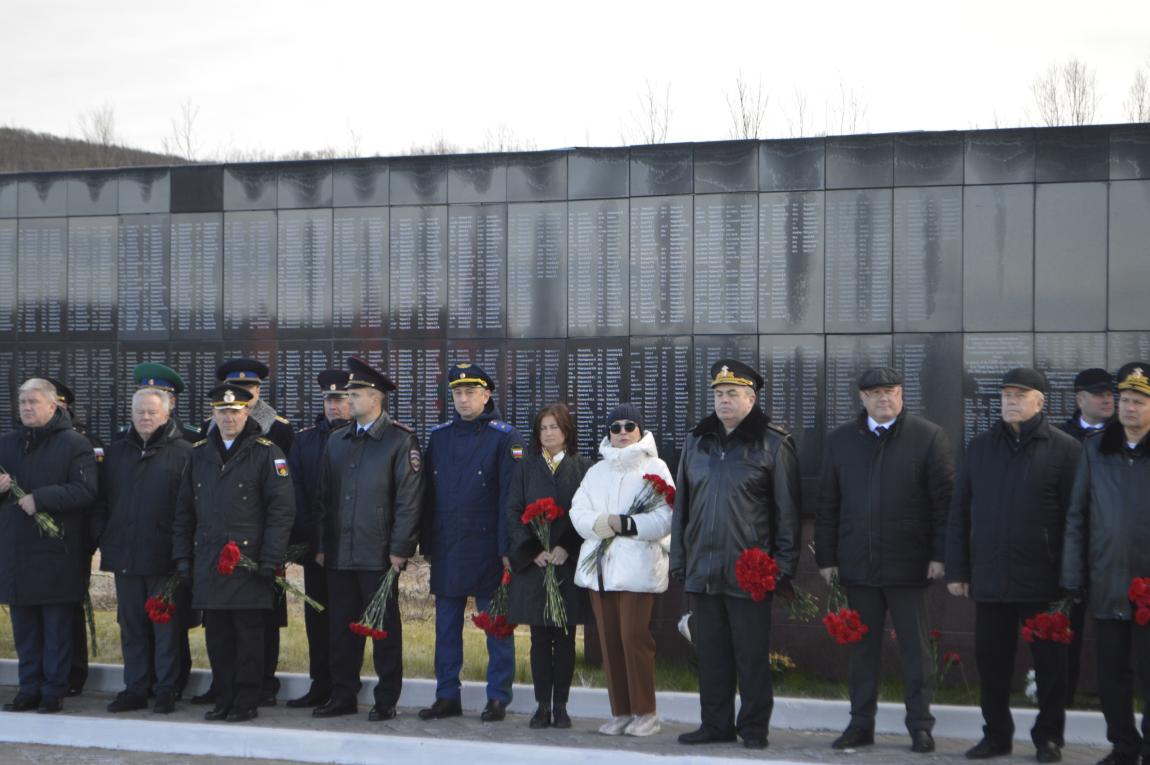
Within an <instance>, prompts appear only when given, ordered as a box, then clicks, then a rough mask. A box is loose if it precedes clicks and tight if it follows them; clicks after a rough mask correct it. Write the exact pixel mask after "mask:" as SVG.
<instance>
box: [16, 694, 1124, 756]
mask: <svg viewBox="0 0 1150 765" xmlns="http://www.w3.org/2000/svg"><path fill="white" fill-rule="evenodd" d="M13 691H14V689H12V688H11V687H0V698H4V699H7V698H9V697H10V695H11V694H12V693H13ZM111 698H112V695H111V694H104V693H89V692H86V693H85V694H84V695H83V696H80V697H77V698H71V699H67V700H66V702H65V711H64V712H63V713H61V714H59V715H52V716H49V715H37V714H34V713H23V714H14V713H0V740H4V741H13V740H21V739H23V740H28V739H29V738H32V739H33V740H36V737H40V740H39V744H41V745H34V744H27V743H6V744H2V745H0V765H7V763H57V762H59V763H65V762H66V763H92V764H93V765H97V764H98V765H119V764H120V763H123V765H152V763H157V764H158V763H165V764H167V763H172V764H174V765H185V763H186V765H209V764H211V765H217V763H234V762H236V761H237V760H238V759H239V758H240V757H251V756H260V755H263V756H268V752H269V751H272V750H274V754H272V755H271V756H272V757H273V759H250V760H244V761H243V762H244V763H245V764H246V763H252V765H258V764H260V763H269V764H270V763H282V762H293V761H296V760H293V759H291V758H293V757H298V758H300V760H299V761H308V762H318V761H325V760H326V761H340V762H392V763H393V762H397V761H402V762H404V763H405V765H408V764H409V763H422V762H427V763H432V762H436V763H442V762H445V761H448V760H450V759H456V760H458V759H460V758H463V759H466V760H467V761H468V765H475V764H476V763H482V762H499V763H503V764H504V765H506V763H509V762H511V763H514V762H535V763H538V762H548V763H560V762H565V761H571V762H582V763H589V762H591V763H593V762H621V761H635V762H642V761H647V762H655V763H657V762H658V761H660V760H664V758H670V759H675V760H679V761H689V762H696V763H703V762H719V763H722V762H730V761H731V760H740V759H755V760H759V761H774V762H796V763H846V762H850V763H859V764H860V765H862V764H863V763H868V764H870V763H873V764H875V765H879V764H880V763H881V764H883V765H887V764H890V765H901V764H903V763H905V764H906V765H924V764H925V763H930V764H931V765H935V764H936V763H959V762H966V760H965V759H964V758H963V757H962V752H963V751H964V750H965V749H966V748H967V747H969V746H971V745H972V744H973V741H970V740H958V739H939V740H938V742H937V743H938V751H937V752H936V753H935V754H932V755H916V754H913V753H911V752H910V751H909V748H908V746H909V741H908V739H907V738H906V737H905V736H894V735H886V736H879V737H878V740H877V742H876V744H875V746H873V747H865V748H863V749H860V750H859V751H857V752H847V753H843V752H835V751H833V750H831V749H830V743H831V741H832V740H833V738H834V735H835V734H834V733H831V732H804V731H794V730H786V731H784V730H776V731H772V733H771V736H770V748H769V749H767V750H766V751H753V752H752V751H748V750H746V749H744V748H743V747H742V746H741V745H739V744H722V745H714V746H706V747H684V746H681V745H680V744H678V743H677V742H676V740H675V737H676V736H677V735H678V734H679V733H682V732H684V731H686V730H689V729H691V727H693V726H691V725H687V724H683V723H669V724H667V725H666V726H665V727H664V730H663V732H661V733H659V734H657V735H655V736H653V737H651V738H648V739H633V738H629V737H606V736H602V735H599V734H598V733H597V732H596V728H597V727H598V726H599V724H600V723H601V722H602V721H601V720H592V719H577V720H575V725H574V728H573V729H572V730H569V731H559V730H554V729H547V730H544V731H533V730H530V729H529V728H528V727H527V717H526V716H524V715H508V718H507V720H505V721H504V722H501V723H493V724H485V723H482V722H481V721H480V720H479V719H478V717H477V716H476V715H475V714H474V713H472V714H468V715H465V716H464V717H461V718H453V719H450V720H442V721H437V722H424V721H422V720H420V719H419V718H418V717H417V716H416V714H415V710H414V709H401V710H400V714H399V716H398V717H397V718H396V719H395V720H391V721H388V722H385V723H370V722H368V721H367V719H366V718H367V710H368V707H366V706H362V705H361V707H360V713H359V714H358V715H356V716H354V717H340V718H335V719H330V720H317V719H315V718H313V717H312V716H311V715H310V713H309V712H308V711H306V710H292V709H287V708H286V707H284V706H283V705H282V704H281V705H280V706H277V707H271V708H264V709H261V710H260V718H259V719H258V720H256V721H253V722H250V723H241V724H230V725H221V724H209V723H205V722H203V719H202V718H203V712H204V708H203V707H197V706H192V705H191V704H187V703H180V704H179V705H178V706H177V711H176V713H175V714H173V715H154V714H151V713H150V712H145V711H141V712H132V713H124V714H117V715H112V714H109V713H108V712H106V711H105V710H104V706H105V705H106V704H107V703H108V701H110V700H111ZM45 739H46V740H45ZM181 740H185V741H191V742H198V743H199V746H200V749H199V750H198V751H201V752H202V751H203V748H202V747H203V743H204V742H205V741H207V742H211V743H210V746H211V747H212V748H211V749H209V751H212V750H213V749H216V750H217V755H218V756H179V755H176V754H162V755H158V754H147V753H135V752H124V751H111V750H109V749H98V748H85V747H84V745H85V744H91V743H98V744H99V745H101V746H119V747H123V746H129V747H132V748H149V747H150V746H151V745H152V744H154V745H155V746H154V747H152V748H157V749H162V748H163V747H165V746H166V747H175V751H179V747H180V746H181V744H180V743H179V742H180V741H181ZM116 741H120V742H121V743H115V742H116ZM268 742H270V743H268ZM52 743H63V744H74V745H79V747H78V748H65V747H60V746H52V745H43V744H52ZM268 747H271V749H269V748H268ZM277 747H278V748H277ZM1015 750H1016V753H1015V755H1014V756H1012V757H1009V758H1001V759H999V760H996V761H995V762H997V763H1008V762H1034V750H1033V748H1032V747H1031V746H1029V745H1026V744H1016V746H1015ZM184 751H188V750H187V749H185V750H184ZM1106 751H1107V750H1106V749H1103V748H1099V747H1090V746H1082V745H1072V746H1069V747H1067V749H1066V750H1065V751H1064V755H1065V759H1064V762H1066V763H1071V764H1072V765H1079V764H1082V765H1085V764H1087V763H1095V762H1097V761H1098V760H1099V759H1100V758H1101V757H1102V756H1103V755H1105V754H1106ZM276 757H278V758H281V759H274V758H276ZM285 758H286V759H285Z"/></svg>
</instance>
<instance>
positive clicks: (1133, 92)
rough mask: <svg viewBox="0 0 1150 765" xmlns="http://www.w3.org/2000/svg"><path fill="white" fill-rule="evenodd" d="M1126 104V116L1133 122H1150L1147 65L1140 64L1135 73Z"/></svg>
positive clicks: (1149, 83)
mask: <svg viewBox="0 0 1150 765" xmlns="http://www.w3.org/2000/svg"><path fill="white" fill-rule="evenodd" d="M1124 106H1125V107H1126V118H1127V119H1128V120H1130V121H1131V122H1150V77H1147V75H1146V67H1144V66H1140V67H1138V71H1136V72H1135V73H1134V82H1132V83H1130V91H1129V92H1128V93H1127V95H1126V102H1125V104H1124Z"/></svg>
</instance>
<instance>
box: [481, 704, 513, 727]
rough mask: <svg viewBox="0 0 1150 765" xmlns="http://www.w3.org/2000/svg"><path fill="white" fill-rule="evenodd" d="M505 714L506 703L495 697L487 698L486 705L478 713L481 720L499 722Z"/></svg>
mask: <svg viewBox="0 0 1150 765" xmlns="http://www.w3.org/2000/svg"><path fill="white" fill-rule="evenodd" d="M506 716H507V705H506V704H504V703H503V702H502V701H496V700H495V699H488V700H487V706H485V707H484V708H483V711H482V712H481V713H480V714H479V719H480V720H482V721H483V722H499V721H500V720H502V719H503V718H504V717H506Z"/></svg>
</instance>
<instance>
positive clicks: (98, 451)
mask: <svg viewBox="0 0 1150 765" xmlns="http://www.w3.org/2000/svg"><path fill="white" fill-rule="evenodd" d="M92 454H94V455H96V462H103V461H104V449H103V447H100V446H93V447H92Z"/></svg>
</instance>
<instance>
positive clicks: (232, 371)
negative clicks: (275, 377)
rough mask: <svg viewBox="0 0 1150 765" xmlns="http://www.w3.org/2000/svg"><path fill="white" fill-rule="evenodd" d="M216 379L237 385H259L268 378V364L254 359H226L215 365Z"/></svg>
mask: <svg viewBox="0 0 1150 765" xmlns="http://www.w3.org/2000/svg"><path fill="white" fill-rule="evenodd" d="M216 379H217V380H219V381H220V382H230V383H235V384H237V385H259V384H260V383H261V382H263V381H264V380H266V379H268V365H267V364H264V363H263V362H260V361H256V360H255V359H228V360H227V361H225V362H224V363H223V364H220V365H219V366H218V367H216Z"/></svg>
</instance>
